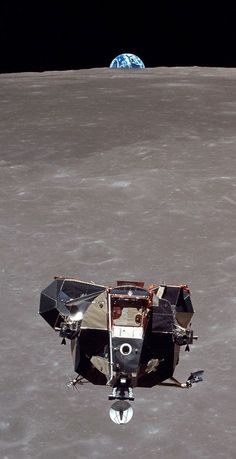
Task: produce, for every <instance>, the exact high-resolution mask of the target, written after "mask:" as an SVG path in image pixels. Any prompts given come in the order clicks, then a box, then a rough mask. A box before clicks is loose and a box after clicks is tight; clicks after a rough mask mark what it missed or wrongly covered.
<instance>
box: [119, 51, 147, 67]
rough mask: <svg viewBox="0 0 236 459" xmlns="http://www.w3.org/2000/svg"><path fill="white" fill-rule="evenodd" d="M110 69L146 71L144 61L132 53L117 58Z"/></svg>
mask: <svg viewBox="0 0 236 459" xmlns="http://www.w3.org/2000/svg"><path fill="white" fill-rule="evenodd" d="M110 68H111V69H114V68H117V69H124V68H128V69H132V68H140V69H144V68H145V65H144V63H143V61H142V60H141V59H140V58H139V57H138V56H135V54H131V53H123V54H119V56H116V57H115V59H113V61H112V62H111V64H110Z"/></svg>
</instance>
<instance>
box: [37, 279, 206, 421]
mask: <svg viewBox="0 0 236 459" xmlns="http://www.w3.org/2000/svg"><path fill="white" fill-rule="evenodd" d="M39 313H40V315H41V316H42V317H43V318H44V319H45V320H46V322H48V324H49V325H50V326H51V327H52V328H53V329H54V330H55V331H57V332H58V333H59V336H60V337H61V339H62V344H65V343H66V340H70V342H71V353H72V358H73V363H74V371H75V373H77V376H76V377H75V378H74V379H73V380H72V381H70V383H69V385H71V386H76V385H79V384H80V383H81V382H82V380H87V381H89V382H91V383H93V384H95V385H104V386H110V387H111V389H110V394H109V396H108V398H109V400H113V401H114V403H113V405H112V406H111V409H110V417H111V419H112V420H113V421H114V422H116V423H126V422H128V421H129V420H130V419H131V417H132V415H133V409H132V406H131V404H130V403H129V402H130V401H133V400H134V392H133V389H134V387H153V386H156V385H160V384H162V385H163V384H167V385H173V386H177V387H182V388H189V387H191V386H192V384H193V383H195V382H198V381H201V380H202V374H203V371H202V370H200V371H197V372H195V373H191V374H190V376H189V378H188V379H187V380H186V382H185V383H180V382H179V381H177V380H176V379H175V378H174V376H173V374H174V370H175V367H176V365H177V364H178V361H179V355H180V348H181V346H185V350H187V351H189V349H190V347H189V346H190V345H191V344H192V343H193V340H194V339H197V337H195V336H193V331H192V329H191V319H192V316H193V314H194V310H193V306H192V302H191V298H190V291H189V288H188V286H187V285H179V286H174V285H159V286H156V285H151V286H149V287H147V288H145V287H144V282H134V281H118V282H117V285H116V286H113V287H107V286H104V285H97V284H95V283H93V282H84V281H82V280H79V279H68V278H61V277H55V279H54V280H53V282H52V283H51V284H50V285H49V286H48V287H47V288H45V289H44V290H43V291H42V292H41V298H40V307H39ZM168 380H169V382H167V381H168Z"/></svg>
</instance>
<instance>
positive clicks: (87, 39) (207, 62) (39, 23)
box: [0, 0, 236, 73]
mask: <svg viewBox="0 0 236 459" xmlns="http://www.w3.org/2000/svg"><path fill="white" fill-rule="evenodd" d="M131 3H132V7H131V5H130V4H131ZM127 5H128V6H127ZM235 23H236V6H232V5H231V4H230V3H229V2H227V1H224V2H222V1H221V2H211V1H207V2H206V1H205V2H201V1H198V2H197V1H188V2H187V1H184V0H183V1H181V0H179V1H168V0H165V1H145V2H144V1H140V2H138V3H136V6H135V3H134V2H127V1H126V2H122V1H119V2H118V1H116V2H98V1H93V2H91V1H90V2H89V1H87V2H85V1H84V2H80V1H79V0H77V1H69V0H67V1H62V2H55V1H48V2H43V1H41V2H39V1H34V2H25V1H21V2H14V1H12V0H5V1H4V0H3V1H2V2H1V4H0V46H1V48H0V49H1V54H0V55H1V60H0V72H2V73H5V72H22V71H45V70H66V69H68V70H69V69H81V68H93V67H108V66H109V65H110V62H111V60H112V59H113V58H114V57H116V56H117V55H118V54H120V53H122V52H131V53H134V54H137V55H138V56H139V57H140V58H141V59H142V60H143V62H144V64H145V66H146V67H158V66H194V65H196V66H209V67H235V66H236V53H235V49H236V27H235Z"/></svg>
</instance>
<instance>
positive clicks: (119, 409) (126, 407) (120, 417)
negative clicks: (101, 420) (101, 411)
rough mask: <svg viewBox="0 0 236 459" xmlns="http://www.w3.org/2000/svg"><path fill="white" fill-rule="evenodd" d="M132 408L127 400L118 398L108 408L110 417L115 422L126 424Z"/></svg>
mask: <svg viewBox="0 0 236 459" xmlns="http://www.w3.org/2000/svg"><path fill="white" fill-rule="evenodd" d="M133 413H134V410H133V408H132V406H131V405H130V403H129V402H126V401H125V400H118V401H117V402H115V403H113V404H112V405H111V408H110V413H109V414H110V418H111V420H112V421H113V422H114V423H115V424H127V423H128V422H129V421H130V420H131V419H132V417H133Z"/></svg>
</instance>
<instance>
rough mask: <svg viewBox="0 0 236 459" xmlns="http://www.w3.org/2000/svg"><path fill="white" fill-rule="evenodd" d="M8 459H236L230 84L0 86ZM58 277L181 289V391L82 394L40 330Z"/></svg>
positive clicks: (63, 79)
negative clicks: (115, 404) (121, 414)
mask: <svg viewBox="0 0 236 459" xmlns="http://www.w3.org/2000/svg"><path fill="white" fill-rule="evenodd" d="M0 107H1V109H0V180H1V186H0V193H1V198H0V229H1V239H0V244H1V251H0V259H1V276H0V282H1V321H0V327H1V333H0V339H1V380H0V389H1V400H0V413H1V416H0V435H1V440H0V457H1V459H62V458H63V459H64V458H66V459H77V458H78V459H85V458H86V459H87V458H88V459H92V458H95V459H99V458H103V459H105V458H109V459H110V458H113V459H117V458H124V457H126V458H127V459H131V458H141V457H146V456H147V457H148V458H150V459H154V458H165V459H170V458H173V457H174V458H176V459H183V458H190V459H200V458H201V459H202V458H204V459H213V458H214V459H223V458H224V459H234V458H235V456H236V440H235V439H236V425H235V424H236V423H235V408H236V396H235V373H236V372H235V352H236V335H235V319H236V313H235V311H236V285H235V273H236V252H235V248H236V230H235V224H236V213H235V212H236V180H235V178H236V177H235V176H236V151H235V150H236V69H232V68H231V69H224V68H221V69H219V68H198V67H190V68H184V67H182V68H149V69H144V70H132V69H131V70H124V71H122V70H111V69H89V70H78V71H65V72H59V71H55V72H45V73H20V74H2V75H0ZM54 275H63V276H68V277H80V278H81V279H82V280H85V281H90V280H92V281H94V282H96V283H98V284H105V285H113V284H115V282H116V280H118V279H129V280H144V281H145V283H146V285H147V284H149V283H156V284H159V283H161V282H165V283H167V284H183V283H187V284H188V285H189V287H190V290H191V294H192V302H193V306H194V308H195V311H196V313H195V315H194V317H193V320H192V327H193V329H194V333H195V334H196V335H198V336H199V339H198V341H196V342H194V345H193V346H192V347H191V352H190V353H188V352H184V348H182V349H181V358H180V363H179V365H178V367H177V369H176V372H175V376H176V377H177V378H179V379H180V380H181V381H185V380H186V378H187V377H188V376H189V374H190V372H191V371H194V370H197V369H204V370H205V378H204V382H202V383H200V384H197V385H195V386H194V387H193V388H192V389H189V390H180V389H177V388H170V387H154V388H152V389H141V388H137V389H136V390H135V401H134V403H133V408H134V416H133V418H132V420H131V422H130V423H129V424H127V425H125V426H124V425H123V426H119V425H115V424H113V423H112V422H111V421H110V418H109V408H110V405H111V402H109V401H108V399H107V397H108V395H109V393H110V389H109V387H106V386H104V387H99V386H93V385H92V384H90V383H88V384H85V385H83V386H81V387H80V388H79V391H76V390H73V389H69V388H67V387H66V383H67V382H68V380H69V379H70V377H71V376H74V372H73V364H72V359H71V356H70V346H69V345H67V346H61V344H60V342H61V339H60V338H59V337H58V335H57V334H56V333H55V332H54V331H53V330H52V329H51V328H50V327H49V325H47V323H46V322H45V321H44V320H43V319H42V318H41V317H40V316H39V315H38V307H39V298H40V292H41V290H42V289H44V288H45V287H46V286H47V285H48V284H49V283H50V282H51V281H52V280H53V276H54Z"/></svg>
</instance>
